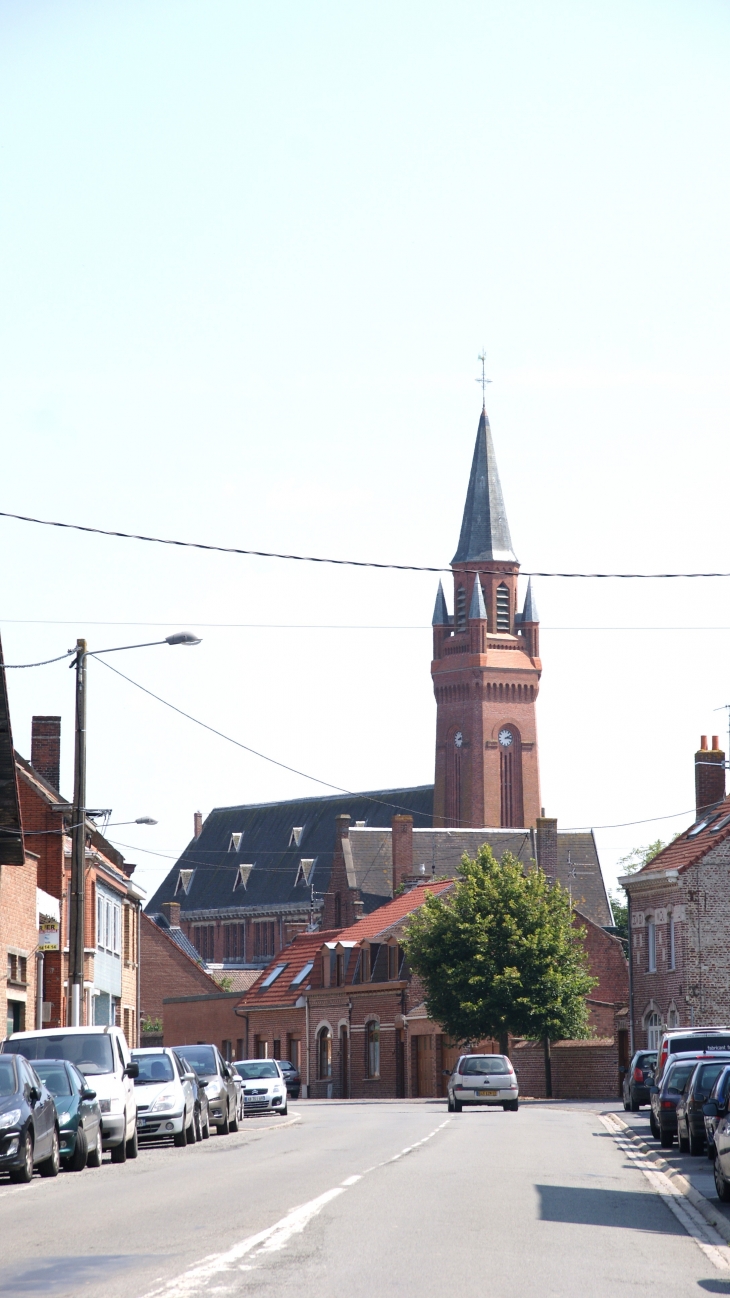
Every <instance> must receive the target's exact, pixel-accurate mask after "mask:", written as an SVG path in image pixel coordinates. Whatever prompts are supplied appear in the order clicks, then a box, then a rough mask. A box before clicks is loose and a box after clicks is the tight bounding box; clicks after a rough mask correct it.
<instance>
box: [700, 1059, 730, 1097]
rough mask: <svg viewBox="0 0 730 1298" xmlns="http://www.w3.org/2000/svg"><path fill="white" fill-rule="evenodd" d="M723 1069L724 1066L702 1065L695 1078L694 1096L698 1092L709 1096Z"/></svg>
mask: <svg viewBox="0 0 730 1298" xmlns="http://www.w3.org/2000/svg"><path fill="white" fill-rule="evenodd" d="M724 1068H725V1065H724V1064H703V1065H702V1067H701V1068H700V1069H699V1070H698V1075H697V1077H696V1078H695V1087H694V1089H695V1094H697V1092H698V1091H704V1093H705V1095H707V1094H709V1092H710V1091H711V1090H712V1088H713V1086H714V1085H715V1082H716V1081H717V1079H718V1077H719V1076H720V1073H721V1072H722V1071H723V1069H724Z"/></svg>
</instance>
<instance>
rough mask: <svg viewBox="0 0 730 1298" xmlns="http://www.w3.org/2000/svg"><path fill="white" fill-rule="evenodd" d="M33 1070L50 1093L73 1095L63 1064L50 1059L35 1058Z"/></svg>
mask: <svg viewBox="0 0 730 1298" xmlns="http://www.w3.org/2000/svg"><path fill="white" fill-rule="evenodd" d="M35 1070H36V1072H37V1074H38V1076H39V1077H40V1079H41V1081H42V1082H45V1084H46V1086H47V1087H48V1090H49V1091H50V1092H51V1095H73V1091H72V1090H71V1083H70V1081H69V1080H68V1073H67V1072H66V1069H65V1068H64V1066H63V1064H60V1063H59V1064H54V1063H52V1062H51V1060H50V1059H37V1060H36V1065H35Z"/></svg>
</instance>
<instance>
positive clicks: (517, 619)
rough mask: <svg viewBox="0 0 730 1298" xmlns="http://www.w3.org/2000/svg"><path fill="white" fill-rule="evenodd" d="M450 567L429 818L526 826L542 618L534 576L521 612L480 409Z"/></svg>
mask: <svg viewBox="0 0 730 1298" xmlns="http://www.w3.org/2000/svg"><path fill="white" fill-rule="evenodd" d="M451 567H452V569H453V573H454V616H453V617H451V616H450V615H449V613H448V611H447V608H446V599H445V597H444V591H443V586H442V585H441V583H440V582H439V589H438V594H437V596H436V607H435V609H434V614H433V662H432V664H431V675H432V677H433V687H434V693H435V695H436V778H435V787H434V808H433V810H434V817H433V823H434V825H440V826H446V827H453V828H458V827H460V826H461V827H471V828H481V827H482V826H489V827H490V828H496V827H498V826H515V827H519V828H529V827H532V826H534V825H535V822H536V820H537V818H538V816H539V815H540V810H541V809H540V771H539V765H538V755H537V728H536V722H535V700H536V699H537V693H538V689H539V682H540V673H541V671H542V664H541V662H540V658H539V652H540V647H539V621H538V615H537V607H536V605H535V600H534V597H533V594H532V589H531V585H530V584H528V587H527V595H526V597H525V603H524V608H523V610H522V613H518V612H517V576H518V573H519V569H520V565H519V563H518V562H517V559H516V557H515V555H514V552H513V550H512V541H511V539H510V534H509V525H508V523H507V514H506V512H505V508H504V500H503V499H502V488H501V486H500V482H499V474H498V472H497V461H496V458H495V455H494V445H493V443H492V431H491V428H490V427H489V419H488V418H487V412H486V409H482V415H481V419H480V420H479V429H478V431H477V440H476V446H475V447H474V459H473V460H472V466H471V476H470V478H469V489H468V491H467V495H466V504H465V506H464V518H463V521H462V524H461V536H460V537H459V546H458V549H457V551H456V554H455V555H454V558H453V559H452V561H451Z"/></svg>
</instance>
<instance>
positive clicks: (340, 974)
mask: <svg viewBox="0 0 730 1298" xmlns="http://www.w3.org/2000/svg"><path fill="white" fill-rule="evenodd" d="M344 981H345V958H344V956H343V955H342V954H339V955H338V956H337V964H336V967H335V983H336V985H337V986H338V987H342V985H343V983H344Z"/></svg>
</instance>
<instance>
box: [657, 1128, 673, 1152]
mask: <svg viewBox="0 0 730 1298" xmlns="http://www.w3.org/2000/svg"><path fill="white" fill-rule="evenodd" d="M659 1144H660V1145H661V1147H662V1149H671V1148H672V1145H673V1144H674V1132H673V1131H662V1132H660V1134H659Z"/></svg>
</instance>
